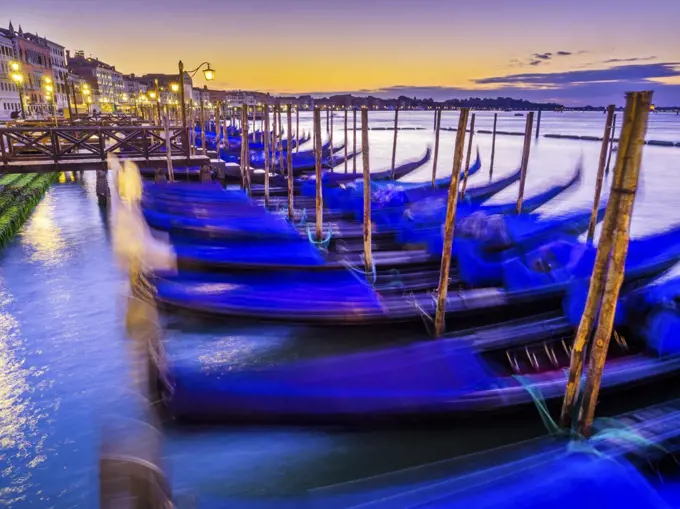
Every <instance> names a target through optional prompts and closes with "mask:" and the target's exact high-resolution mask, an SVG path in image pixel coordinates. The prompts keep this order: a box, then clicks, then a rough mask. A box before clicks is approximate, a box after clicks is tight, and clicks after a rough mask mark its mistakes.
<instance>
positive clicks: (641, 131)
mask: <svg viewBox="0 0 680 509" xmlns="http://www.w3.org/2000/svg"><path fill="white" fill-rule="evenodd" d="M651 104H652V92H632V93H628V94H627V96H626V112H625V113H624V120H623V124H624V127H623V129H622V131H621V141H620V142H619V151H618V153H617V156H616V166H615V168H614V172H615V173H620V174H621V177H619V179H614V180H619V181H620V182H621V184H622V185H621V187H616V188H612V190H611V192H612V194H614V195H616V198H617V199H616V200H614V203H615V208H614V210H613V214H612V215H613V216H614V217H613V219H612V221H611V223H612V224H611V228H610V229H609V231H608V232H607V235H608V236H611V238H612V240H611V241H610V244H611V250H610V251H611V254H610V259H609V264H608V266H607V274H606V276H605V278H604V281H606V283H605V285H604V295H603V296H602V304H601V307H600V312H599V316H598V318H597V327H596V330H595V335H594V337H593V344H592V346H591V349H590V360H589V363H588V371H587V374H586V381H585V384H584V387H583V400H582V401H581V408H580V411H579V417H578V430H579V432H580V434H581V435H583V436H585V437H589V436H590V433H591V427H592V424H593V419H594V417H595V406H596V405H597V398H598V396H599V393H600V384H601V382H602V373H603V372H604V364H605V361H606V358H607V350H608V349H609V341H610V340H611V336H612V330H613V327H614V314H615V312H616V304H617V301H618V299H619V293H620V291H621V285H622V284H623V276H624V272H625V264H626V256H627V255H628V243H629V241H630V221H631V216H632V212H633V205H634V203H635V193H636V191H637V186H638V180H639V175H640V163H641V161H642V149H643V147H644V143H645V134H646V132H647V119H648V118H649V109H650V106H651ZM603 235H604V232H603ZM598 254H599V253H598Z"/></svg>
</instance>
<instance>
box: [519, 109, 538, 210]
mask: <svg viewBox="0 0 680 509" xmlns="http://www.w3.org/2000/svg"><path fill="white" fill-rule="evenodd" d="M533 124H534V112H533V111H530V112H529V113H528V114H527V123H526V127H525V128H524V147H523V149H522V172H521V174H520V178H519V194H518V196H517V213H518V214H519V213H520V212H522V201H523V200H524V184H525V183H526V180H527V167H528V166H529V152H530V151H531V129H532V127H533Z"/></svg>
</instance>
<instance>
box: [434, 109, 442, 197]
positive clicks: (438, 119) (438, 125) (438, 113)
mask: <svg viewBox="0 0 680 509" xmlns="http://www.w3.org/2000/svg"><path fill="white" fill-rule="evenodd" d="M434 118H435V121H434V160H433V161H432V189H435V188H436V186H437V161H438V160H439V131H440V130H441V125H442V110H441V108H439V109H437V110H436V111H435V117H434Z"/></svg>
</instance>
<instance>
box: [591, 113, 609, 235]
mask: <svg viewBox="0 0 680 509" xmlns="http://www.w3.org/2000/svg"><path fill="white" fill-rule="evenodd" d="M614 108H615V106H614V105H613V104H610V105H609V106H607V118H606V120H605V123H604V135H603V136H602V147H601V148H600V160H599V162H598V165H597V180H596V182H595V198H594V200H593V211H592V213H591V215H590V224H589V225H588V242H592V241H593V238H594V237H595V225H597V215H598V214H597V209H598V208H599V206H600V195H601V194H602V184H603V182H604V170H605V165H606V163H607V151H608V150H609V136H610V135H611V132H612V121H613V120H614Z"/></svg>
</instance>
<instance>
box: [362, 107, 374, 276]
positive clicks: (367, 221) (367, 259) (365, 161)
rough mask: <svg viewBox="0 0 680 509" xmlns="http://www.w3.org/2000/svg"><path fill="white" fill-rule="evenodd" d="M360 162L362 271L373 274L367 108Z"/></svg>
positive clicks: (363, 114) (363, 119)
mask: <svg viewBox="0 0 680 509" xmlns="http://www.w3.org/2000/svg"><path fill="white" fill-rule="evenodd" d="M361 161H362V165H363V173H364V269H365V271H366V275H367V276H368V275H369V274H372V273H373V239H372V235H373V225H372V222H371V166H370V159H369V151H368V108H367V107H366V106H362V108H361Z"/></svg>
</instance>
